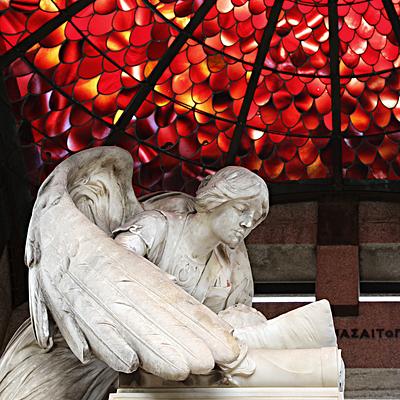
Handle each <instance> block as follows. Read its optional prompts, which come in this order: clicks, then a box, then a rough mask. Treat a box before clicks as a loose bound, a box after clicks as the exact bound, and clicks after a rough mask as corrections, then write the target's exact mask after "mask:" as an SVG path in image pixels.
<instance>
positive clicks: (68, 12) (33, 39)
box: [0, 0, 95, 70]
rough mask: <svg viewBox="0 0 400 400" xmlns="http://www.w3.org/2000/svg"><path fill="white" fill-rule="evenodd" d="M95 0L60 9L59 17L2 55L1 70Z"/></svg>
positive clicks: (82, 1)
mask: <svg viewBox="0 0 400 400" xmlns="http://www.w3.org/2000/svg"><path fill="white" fill-rule="evenodd" d="M94 1H95V0H81V1H78V2H76V3H74V4H72V5H71V6H68V8H66V9H65V10H60V14H59V15H58V16H57V17H55V18H53V19H52V20H50V21H49V22H47V23H46V24H44V25H43V26H41V27H40V28H39V29H38V30H36V31H35V32H33V33H32V34H31V35H30V36H28V37H27V38H26V39H24V40H22V41H21V42H19V43H18V44H17V45H16V46H14V47H13V48H12V49H10V50H9V51H7V52H6V53H4V54H3V55H2V56H1V57H0V70H2V69H3V68H5V67H7V66H8V65H10V64H11V63H12V62H13V61H15V60H16V59H17V58H19V57H20V56H21V55H23V54H24V53H25V52H26V51H28V50H29V49H30V48H31V47H32V46H33V45H35V44H36V43H38V42H40V41H41V40H42V39H43V38H45V37H46V36H47V35H49V34H50V33H52V32H53V31H54V30H55V29H57V28H58V27H60V26H61V25H62V24H63V23H65V22H67V21H68V20H69V19H70V18H71V17H73V16H74V15H75V14H77V13H78V12H80V11H81V10H83V9H84V8H85V7H87V6H88V5H90V4H91V3H94Z"/></svg>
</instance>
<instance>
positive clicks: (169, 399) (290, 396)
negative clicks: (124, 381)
mask: <svg viewBox="0 0 400 400" xmlns="http://www.w3.org/2000/svg"><path fill="white" fill-rule="evenodd" d="M233 398H234V399H237V400H253V399H254V400H343V399H344V397H343V393H341V392H339V390H338V389H337V388H315V387H313V388H261V387H254V388H245V387H235V388H182V389H119V390H118V393H116V394H111V395H110V397H109V400H125V399H141V400H156V399H160V400H186V399H188V400H189V399H190V400H191V399H196V400H213V399H227V400H228V399H233Z"/></svg>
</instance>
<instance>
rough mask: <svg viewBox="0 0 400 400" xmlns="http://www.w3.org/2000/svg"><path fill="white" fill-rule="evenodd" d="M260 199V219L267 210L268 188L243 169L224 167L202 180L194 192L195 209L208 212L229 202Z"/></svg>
mask: <svg viewBox="0 0 400 400" xmlns="http://www.w3.org/2000/svg"><path fill="white" fill-rule="evenodd" d="M256 197H258V198H260V199H261V206H262V215H263V217H262V219H263V218H265V217H266V215H267V214H268V209H269V200H268V188H267V185H266V184H265V182H264V181H263V179H262V178H260V177H259V176H258V175H256V174H255V173H253V172H251V171H250V170H248V169H246V168H243V167H234V166H232V167H225V168H223V169H221V170H219V171H218V172H216V173H215V174H214V175H209V176H207V178H205V179H204V180H203V182H202V183H201V184H200V186H199V188H198V190H197V192H196V209H197V210H198V211H201V210H206V211H210V210H212V209H213V208H215V207H218V206H219V205H220V204H223V203H225V202H227V201H230V200H249V199H253V198H256Z"/></svg>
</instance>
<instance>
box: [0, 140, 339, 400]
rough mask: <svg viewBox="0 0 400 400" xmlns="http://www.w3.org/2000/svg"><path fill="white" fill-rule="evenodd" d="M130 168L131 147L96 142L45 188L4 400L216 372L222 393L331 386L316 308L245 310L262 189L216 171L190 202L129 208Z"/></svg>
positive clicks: (328, 346)
mask: <svg viewBox="0 0 400 400" xmlns="http://www.w3.org/2000/svg"><path fill="white" fill-rule="evenodd" d="M132 169H133V165H132V159H131V156H130V154H129V153H128V152H126V151H125V150H122V149H120V148H117V147H99V148H94V149H90V150H86V151H82V152H80V153H78V154H75V155H73V156H71V157H70V158H68V159H66V160H65V161H63V162H62V163H61V164H60V165H59V166H58V167H57V168H56V169H55V170H54V171H53V173H52V174H51V175H50V176H49V177H48V178H47V179H46V181H45V182H44V183H43V185H42V186H41V188H40V190H39V193H38V197H37V200H36V203H35V206H34V209H33V213H32V218H31V221H30V225H29V230H28V235H27V243H26V253H25V256H26V264H27V266H28V267H29V301H30V314H31V318H30V320H28V321H26V322H25V323H24V324H23V325H22V326H21V327H20V329H19V330H18V331H17V332H16V334H15V335H14V337H13V338H12V340H11V341H10V343H9V345H8V347H7V348H6V350H5V352H4V354H3V356H2V358H1V360H0V399H1V400H22V399H24V400H28V399H32V400H44V399H46V400H48V399H52V400H70V399H71V400H72V399H73V400H79V399H81V400H101V399H103V398H107V396H108V393H109V392H110V390H111V389H110V388H112V387H113V385H114V384H115V382H116V380H117V378H118V372H125V373H131V372H133V371H136V370H137V371H138V372H137V373H138V376H139V378H138V384H139V385H140V384H143V385H162V384H163V382H164V383H165V382H171V381H175V382H178V381H179V382H182V381H183V382H187V381H188V377H189V378H190V377H192V382H195V381H196V379H195V378H196V377H199V379H205V380H207V379H208V378H207V377H209V376H211V375H213V374H214V376H215V373H217V374H219V376H221V377H222V378H223V379H222V381H221V382H223V384H228V385H246V386H252V385H253V386H254V385H255V386H268V385H272V386H279V385H283V386H304V385H306V386H307V385H309V386H326V385H328V386H329V385H330V386H334V385H337V384H338V382H339V381H340V380H341V377H340V374H341V372H343V368H342V366H341V361H340V354H339V352H338V350H337V344H336V336H335V331H334V327H333V320H332V315H331V312H330V307H329V304H328V302H327V301H326V300H323V301H319V302H315V303H312V304H309V305H307V306H304V307H302V308H299V309H297V310H294V311H291V312H289V313H287V314H284V315H281V316H279V317H277V318H275V319H272V320H267V319H266V318H265V317H264V316H263V315H262V314H260V313H259V312H257V311H256V310H254V309H252V308H251V303H252V297H253V280H252V275H251V269H250V264H249V260H248V257H247V252H246V247H245V244H244V239H245V237H246V236H247V235H248V234H249V233H250V231H251V230H252V229H254V228H255V227H256V226H257V225H258V224H259V223H260V222H261V221H263V220H264V218H265V217H266V216H267V214H268V208H269V202H268V190H267V186H266V184H265V182H264V181H263V180H262V179H261V178H260V177H258V176H257V175H255V174H254V173H252V172H250V171H249V170H247V169H245V168H241V167H226V168H223V169H221V170H220V171H218V172H217V173H215V174H214V175H212V176H209V177H207V178H206V179H205V180H204V181H203V182H202V183H201V185H200V187H199V189H198V191H197V193H196V196H195V197H192V196H189V195H186V194H183V193H178V192H173V193H162V194H154V195H152V196H148V197H147V198H145V199H142V201H141V202H139V201H138V200H137V198H136V197H135V194H134V192H133V189H132V185H131V180H132ZM332 371H333V372H332ZM140 377H141V378H140ZM203 382H204V381H203ZM332 382H333V383H332ZM177 384H178V383H177Z"/></svg>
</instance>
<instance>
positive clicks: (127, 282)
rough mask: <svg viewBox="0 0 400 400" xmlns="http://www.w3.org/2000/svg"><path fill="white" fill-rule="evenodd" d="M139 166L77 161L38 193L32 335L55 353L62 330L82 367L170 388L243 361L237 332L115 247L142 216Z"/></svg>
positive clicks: (107, 158) (91, 154)
mask: <svg viewBox="0 0 400 400" xmlns="http://www.w3.org/2000/svg"><path fill="white" fill-rule="evenodd" d="M131 171H132V160H131V158H130V155H129V153H127V152H125V151H124V150H122V149H118V148H112V147H109V148H96V149H91V150H87V151H83V152H80V153H78V154H76V155H74V156H71V157H70V158H69V159H67V160H66V161H64V162H63V163H61V164H60V165H59V166H58V167H57V168H56V169H55V170H54V171H53V173H52V174H51V175H50V176H49V178H48V179H47V180H46V182H45V183H44V185H43V186H42V188H41V189H40V191H39V196H38V199H37V201H36V204H35V207H34V212H33V215H32V219H31V223H30V227H29V232H28V240H27V246H26V262H27V265H28V266H29V292H30V308H31V317H32V325H33V328H34V332H35V336H36V339H37V341H38V344H39V345H40V346H41V347H42V348H45V349H47V350H50V349H51V348H52V346H53V331H54V329H53V325H54V324H56V325H57V327H58V328H59V330H60V332H61V334H62V336H63V337H64V339H65V340H66V342H67V344H68V346H69V347H70V348H71V350H72V351H73V353H74V354H75V356H76V357H77V358H78V359H79V360H80V361H81V362H83V363H85V362H88V361H90V360H91V359H92V357H96V358H98V359H100V360H102V361H104V362H105V363H106V364H108V365H109V366H110V367H111V368H112V369H114V370H116V371H122V372H131V371H134V370H135V369H136V368H138V366H139V365H140V366H141V367H142V368H143V369H145V370H146V371H148V372H150V373H152V374H155V375H158V376H161V377H163V378H165V379H170V380H183V379H185V378H186V377H187V376H188V374H189V373H191V372H192V373H206V372H208V371H209V370H211V369H212V368H213V367H214V364H215V362H217V363H220V364H224V363H229V362H231V361H232V360H234V359H236V358H237V357H238V353H239V349H238V345H237V343H236V340H235V339H234V338H233V336H232V335H231V334H230V331H231V327H230V326H229V325H228V324H226V323H225V322H224V321H223V320H221V319H220V318H218V317H217V316H216V314H215V313H213V312H212V311H210V310H209V309H207V308H206V307H205V306H203V305H202V304H200V303H199V302H197V301H196V300H195V299H193V298H192V297H191V296H190V295H188V294H187V293H185V292H184V291H183V290H182V289H181V288H179V287H178V286H177V285H174V284H173V283H172V282H171V280H170V279H168V277H166V276H165V275H164V274H163V273H161V271H159V269H158V268H155V267H154V265H153V264H152V263H151V262H150V261H148V260H146V259H145V258H143V257H142V256H141V249H140V248H139V249H137V250H138V254H135V253H133V252H131V251H128V250H127V249H125V248H124V247H122V246H120V245H119V244H118V243H116V242H115V241H114V240H113V239H112V238H111V232H112V231H113V230H114V229H116V228H117V227H118V226H121V225H123V224H124V223H125V222H126V220H127V216H128V215H132V214H134V213H138V212H141V211H142V208H141V206H140V204H139V203H138V202H137V200H136V197H135V196H134V193H133V190H132V187H131Z"/></svg>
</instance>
